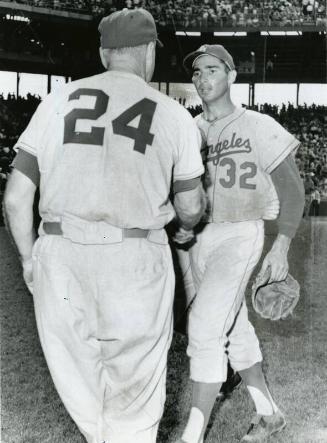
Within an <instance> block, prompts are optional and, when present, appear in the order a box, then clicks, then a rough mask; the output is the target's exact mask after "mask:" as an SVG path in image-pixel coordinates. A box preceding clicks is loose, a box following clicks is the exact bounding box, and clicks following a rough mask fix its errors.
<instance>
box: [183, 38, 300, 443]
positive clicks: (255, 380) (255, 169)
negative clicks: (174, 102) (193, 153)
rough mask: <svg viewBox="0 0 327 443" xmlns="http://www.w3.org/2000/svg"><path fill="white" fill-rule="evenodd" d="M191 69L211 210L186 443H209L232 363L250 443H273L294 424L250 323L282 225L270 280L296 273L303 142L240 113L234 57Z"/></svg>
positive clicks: (199, 237) (200, 241)
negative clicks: (254, 295)
mask: <svg viewBox="0 0 327 443" xmlns="http://www.w3.org/2000/svg"><path fill="white" fill-rule="evenodd" d="M184 66H185V67H186V68H188V69H189V70H192V71H193V77H192V80H193V83H194V85H195V87H196V89H197V92H198V94H199V96H200V97H201V99H202V102H203V113H202V114H201V115H199V116H197V117H196V122H197V125H198V127H199V129H200V131H201V133H202V138H203V148H202V152H203V157H204V161H205V165H206V174H205V188H206V191H207V197H208V200H209V210H208V213H207V215H206V218H205V220H204V222H203V223H201V224H200V225H199V227H198V228H197V229H196V232H197V234H196V242H195V244H194V246H192V247H191V249H190V260H191V268H192V275H193V280H194V284H195V290H196V293H197V295H196V298H195V300H194V302H193V304H192V307H191V309H190V314H189V325H188V333H189V345H188V349H187V352H188V355H189V357H190V376H191V380H192V381H193V397H192V407H191V411H190V415H189V419H188V422H187V425H186V428H185V430H184V433H183V435H182V438H181V439H180V440H178V442H179V443H181V442H185V443H202V442H203V438H204V433H205V430H206V427H207V424H208V420H209V417H210V414H211V411H212V407H213V404H214V401H215V399H216V397H217V394H218V392H219V389H220V387H221V384H222V383H223V382H224V381H225V380H226V373H227V362H228V360H229V362H230V364H231V366H232V368H233V369H234V370H235V371H238V372H239V373H240V375H241V377H242V378H243V381H244V382H245V384H246V386H247V388H248V391H249V393H250V395H251V397H252V399H253V401H254V404H255V408H256V416H255V418H254V420H253V421H252V423H251V426H250V428H249V430H248V432H247V434H246V435H245V436H244V437H243V438H242V442H266V441H267V440H268V439H269V437H270V435H272V434H273V433H275V432H278V431H280V430H281V429H283V427H284V426H285V424H286V421H285V418H284V416H283V414H282V412H281V411H280V410H279V408H278V407H277V406H276V404H275V402H274V400H273V398H272V396H271V394H270V392H269V390H268V387H267V385H266V382H265V379H264V375H263V372H262V367H261V361H262V354H261V351H260V347H259V342H258V338H257V336H256V334H255V331H254V328H253V326H252V325H251V324H250V322H249V320H248V312H247V307H246V303H245V300H244V292H245V289H246V286H247V283H248V281H249V278H250V276H251V273H252V271H253V269H254V268H255V266H256V264H257V263H258V260H259V258H260V256H261V253H262V248H263V243H264V222H263V220H272V219H275V218H277V217H279V218H278V227H279V233H278V235H277V237H276V240H275V242H274V244H273V246H272V249H271V250H270V252H269V253H268V254H267V255H266V257H265V259H264V261H263V265H262V269H261V272H265V270H266V269H267V268H268V267H269V268H270V281H280V280H283V279H284V278H286V276H287V273H288V260H287V252H288V249H289V245H290V242H291V238H292V237H293V236H294V235H295V232H296V229H297V227H298V225H299V223H300V221H301V217H302V212H303V204H304V193H303V184H302V181H301V178H300V175H299V173H298V170H297V167H296V165H295V162H294V159H293V156H292V152H293V151H294V150H295V149H296V148H297V147H298V145H299V142H298V141H297V140H296V139H295V138H294V137H293V136H292V135H291V134H289V133H288V132H287V131H286V130H285V129H284V128H283V127H282V126H280V125H279V124H278V123H277V122H276V121H275V120H273V119H272V118H271V117H269V116H267V115H262V114H260V113H257V112H254V111H249V110H246V109H243V108H237V107H236V106H235V105H234V104H233V102H232V101H231V98H230V87H231V85H232V84H233V82H234V81H235V79H236V70H235V65H234V61H233V58H232V56H231V55H230V54H229V53H228V52H227V51H226V49H225V48H224V47H222V46H221V45H204V46H201V47H200V48H199V49H198V50H197V51H195V52H193V53H191V54H189V55H188V56H187V57H186V58H185V60H184Z"/></svg>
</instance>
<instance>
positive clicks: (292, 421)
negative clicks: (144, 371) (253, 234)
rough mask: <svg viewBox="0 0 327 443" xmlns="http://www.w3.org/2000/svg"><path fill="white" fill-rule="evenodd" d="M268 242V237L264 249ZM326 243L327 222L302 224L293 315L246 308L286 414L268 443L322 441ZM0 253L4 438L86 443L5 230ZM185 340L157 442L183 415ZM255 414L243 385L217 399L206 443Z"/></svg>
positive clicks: (20, 442) (326, 392) (234, 431)
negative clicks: (48, 360) (50, 364)
mask: <svg viewBox="0 0 327 443" xmlns="http://www.w3.org/2000/svg"><path fill="white" fill-rule="evenodd" d="M271 240H272V236H271V235H268V236H267V242H266V243H267V246H266V247H268V246H269V244H270V243H271ZM326 246H327V220H326V219H325V220H323V219H318V218H316V219H315V220H313V219H312V220H311V221H304V222H303V223H302V226H301V228H300V231H299V234H298V236H297V238H296V241H294V242H293V245H292V248H291V251H290V256H289V257H290V270H291V273H292V274H293V275H294V277H295V278H297V280H298V281H299V282H300V284H301V300H300V302H299V304H298V306H297V308H296V312H295V314H294V316H293V317H292V318H290V319H288V320H285V321H279V322H275V323H273V322H270V321H268V320H263V319H260V318H259V317H258V316H256V315H254V314H253V312H252V311H251V310H250V315H251V320H252V322H253V324H254V325H255V327H256V330H257V334H258V336H259V338H260V340H261V345H262V350H263V354H264V357H265V363H264V369H265V373H266V375H267V378H268V380H269V385H270V388H271V391H272V393H273V395H274V397H275V400H276V402H277V403H278V404H279V405H280V408H281V409H282V410H283V411H284V412H285V414H286V416H287V419H288V426H287V428H286V430H285V431H284V432H283V433H282V434H280V435H278V436H276V437H275V438H273V439H271V442H273V443H324V442H327V408H326V405H327V389H326V381H327V356H326V350H327V344H326V343H327V327H326V316H327V297H326V296H327V271H326V269H327V266H326V265H327V256H326ZM0 250H1V255H0V282H1V294H0V295H1V299H0V303H1V304H0V310H1V311H0V312H1V317H0V318H1V421H2V423H1V430H2V432H1V442H2V443H41V442H42V443H59V442H60V443H62V442H65V443H83V442H84V440H83V438H82V437H81V436H80V434H79V432H78V430H77V428H76V427H75V425H74V423H73V422H72V421H71V419H70V418H69V416H68V414H67V412H66V411H65V409H64V407H63V405H62V404H61V402H60V399H59V398H58V396H57V394H56V391H55V389H54V387H53V384H52V381H51V378H50V376H49V373H48V370H47V367H46V364H45V361H44V358H43V355H42V351H41V348H40V345H39V342H38V337H37V332H36V328H35V322H34V311H33V303H32V298H31V297H29V296H28V293H27V290H26V289H25V287H24V284H23V281H22V278H21V271H20V267H19V263H18V261H17V258H16V256H15V254H14V251H13V248H12V246H11V245H10V243H9V240H8V237H7V235H6V233H5V230H4V228H0ZM186 345H187V342H186V338H185V337H184V336H183V335H181V334H179V333H176V334H175V336H174V341H173V345H172V348H171V351H170V354H169V372H168V381H167V401H166V408H165V414H164V417H163V420H162V422H161V426H160V430H159V438H158V443H166V442H167V443H168V442H171V441H173V440H174V438H175V437H176V436H177V435H179V432H180V430H181V429H182V426H183V423H185V420H186V418H187V411H188V407H189V404H190V384H189V381H188V361H187V358H186V356H185V350H186ZM63 370H64V368H63ZM252 414H253V405H252V403H251V401H250V400H249V397H248V395H247V392H246V389H245V388H244V386H241V387H240V389H238V390H237V391H236V392H234V393H233V395H232V397H231V398H230V399H227V400H226V401H224V402H223V403H218V402H217V405H216V407H215V411H214V417H213V420H212V422H211V424H210V426H211V427H210V430H209V432H208V434H207V436H206V440H205V441H206V443H234V442H237V441H238V440H239V439H240V438H241V437H242V435H243V434H244V433H245V431H246V429H247V427H248V425H249V421H250V419H251V416H252ZM131 443H133V442H131Z"/></svg>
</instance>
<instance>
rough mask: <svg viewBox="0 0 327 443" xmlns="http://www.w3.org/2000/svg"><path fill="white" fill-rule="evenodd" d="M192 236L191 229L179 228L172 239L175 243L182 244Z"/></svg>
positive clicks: (191, 238)
mask: <svg viewBox="0 0 327 443" xmlns="http://www.w3.org/2000/svg"><path fill="white" fill-rule="evenodd" d="M193 238H194V231H193V229H184V228H179V229H178V231H177V232H176V233H175V235H174V237H173V240H174V242H175V243H178V244H180V245H183V244H185V243H188V242H190V241H191V240H193Z"/></svg>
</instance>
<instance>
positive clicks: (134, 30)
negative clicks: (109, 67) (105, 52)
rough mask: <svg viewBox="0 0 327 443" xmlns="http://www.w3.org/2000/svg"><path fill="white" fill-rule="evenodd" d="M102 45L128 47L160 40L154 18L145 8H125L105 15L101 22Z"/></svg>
mask: <svg viewBox="0 0 327 443" xmlns="http://www.w3.org/2000/svg"><path fill="white" fill-rule="evenodd" d="M98 29H99V32H100V34H101V37H100V40H101V47H102V48H103V49H107V48H127V47H132V46H139V45H144V44H146V43H149V42H151V41H154V40H157V41H158V43H159V45H160V46H162V43H161V42H160V40H158V34H157V29H156V24H155V22H154V18H153V17H152V15H151V14H150V12H148V11H146V10H145V9H142V8H138V9H123V10H122V11H116V12H114V13H113V14H110V15H108V16H107V17H104V18H103V19H102V20H101V22H100V24H99V28H98Z"/></svg>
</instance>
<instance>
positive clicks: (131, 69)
mask: <svg viewBox="0 0 327 443" xmlns="http://www.w3.org/2000/svg"><path fill="white" fill-rule="evenodd" d="M108 71H121V72H128V73H130V74H134V75H137V76H138V77H141V78H143V80H145V72H144V71H143V69H142V68H141V66H140V65H137V64H135V63H131V62H127V63H126V61H124V62H120V61H118V60H117V61H116V60H115V62H114V63H111V64H110V66H109V69H108Z"/></svg>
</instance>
